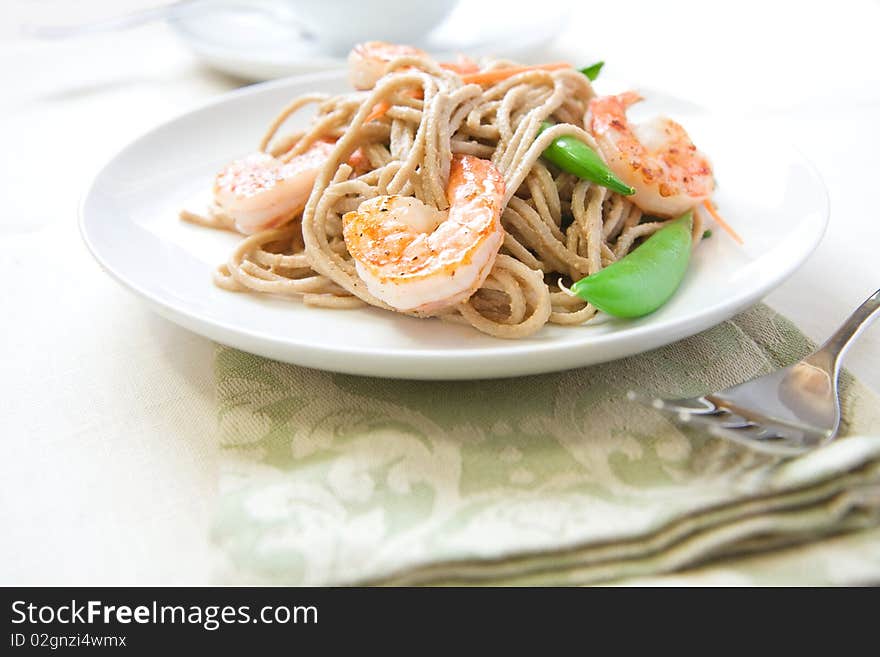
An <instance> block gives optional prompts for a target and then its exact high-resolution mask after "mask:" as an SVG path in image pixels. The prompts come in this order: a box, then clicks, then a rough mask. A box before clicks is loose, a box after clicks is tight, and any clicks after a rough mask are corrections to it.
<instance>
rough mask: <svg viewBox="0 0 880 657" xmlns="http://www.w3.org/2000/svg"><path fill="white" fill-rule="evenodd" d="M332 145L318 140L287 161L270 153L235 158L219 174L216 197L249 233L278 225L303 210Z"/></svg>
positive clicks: (223, 208)
mask: <svg viewBox="0 0 880 657" xmlns="http://www.w3.org/2000/svg"><path fill="white" fill-rule="evenodd" d="M333 148H334V145H333V144H331V143H329V142H326V141H319V142H316V143H314V144H313V145H312V146H311V147H310V148H309V149H308V150H307V151H305V152H304V153H302V154H301V155H297V156H295V157H293V158H291V159H290V161H288V162H282V161H281V160H279V159H277V158H274V157H272V156H271V155H269V154H268V153H254V154H253V155H248V156H247V157H245V158H243V159H241V160H236V161H234V162H232V163H231V164H229V165H228V166H227V167H226V168H225V169H223V170H222V171H221V172H220V173H219V174H217V178H216V180H215V181H214V201H215V202H216V203H217V205H218V206H220V208H221V209H222V210H224V211H225V212H226V213H227V214H228V215H229V216H231V217H232V218H233V219H234V220H235V226H236V228H238V229H239V230H240V231H241V232H242V233H245V234H246V235H250V234H251V233H256V232H258V231H261V230H265V229H267V228H277V227H278V226H280V225H281V224H283V223H285V222H286V221H289V220H290V219H292V218H293V217H295V216H296V215H297V214H299V213H300V212H302V211H303V208H305V206H306V202H307V201H308V200H309V194H311V192H312V186H313V185H314V184H315V178H316V177H317V175H318V170H319V169H320V168H321V166H322V165H323V164H324V162H326V161H327V158H328V157H329V156H330V153H331V152H332V151H333Z"/></svg>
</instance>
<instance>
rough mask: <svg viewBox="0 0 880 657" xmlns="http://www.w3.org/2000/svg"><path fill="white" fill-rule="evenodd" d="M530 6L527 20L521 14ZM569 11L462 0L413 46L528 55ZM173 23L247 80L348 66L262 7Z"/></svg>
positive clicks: (513, 1)
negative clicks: (259, 11) (253, 11)
mask: <svg viewBox="0 0 880 657" xmlns="http://www.w3.org/2000/svg"><path fill="white" fill-rule="evenodd" d="M239 4H240V3H239ZM524 13H527V14H528V15H529V20H528V21H523V20H522V16H523V15H524ZM568 13H569V4H568V3H567V2H561V1H560V0H546V1H545V2H544V3H542V5H541V11H535V10H534V3H532V2H530V1H528V0H461V1H460V2H459V4H458V5H457V6H456V7H455V8H454V9H453V10H452V12H451V13H450V14H449V16H447V17H446V20H444V21H443V22H442V23H441V24H440V25H438V26H437V27H436V28H435V29H434V30H432V31H431V32H430V33H428V34H427V35H425V37H424V38H423V39H416V40H413V42H412V43H411V44H410V45H414V46H418V47H420V48H423V49H424V50H427V51H428V52H430V53H432V54H433V55H435V56H436V57H438V58H439V59H441V60H442V59H450V60H451V59H454V56H455V54H457V53H467V54H468V55H470V56H472V57H482V56H493V57H506V58H510V59H515V60H521V61H527V60H529V59H530V58H531V57H533V56H534V54H535V53H536V51H538V50H539V49H540V48H541V47H542V46H544V45H545V44H546V43H547V42H548V41H549V40H550V39H552V38H553V37H554V36H555V35H556V34H557V33H558V32H559V31H560V30H561V29H562V26H563V24H564V22H565V18H566V16H567V15H568ZM170 24H171V27H172V28H174V29H175V31H176V32H177V34H178V36H180V37H181V38H182V39H183V40H184V41H185V42H186V43H187V45H188V46H189V47H190V48H191V49H192V50H193V52H195V53H196V54H197V55H198V56H199V57H200V58H201V59H202V60H204V61H205V62H206V63H207V64H209V65H210V66H213V67H214V68H216V69H219V70H221V71H224V72H226V73H229V74H231V75H236V76H238V77H242V78H245V79H248V80H272V79H275V78H279V77H284V76H288V75H301V74H303V73H313V72H316V71H327V70H331V69H335V68H339V67H341V66H345V56H341V57H340V56H338V55H334V54H332V53H328V52H326V51H324V50H323V49H322V48H321V46H319V45H318V44H317V43H316V42H315V41H313V40H309V39H306V38H303V36H302V35H301V34H300V32H299V30H298V29H297V28H295V27H294V26H288V25H284V24H283V23H279V22H278V21H277V20H272V19H271V18H270V17H269V16H267V15H261V14H258V13H248V14H246V15H243V14H242V13H241V12H240V11H237V10H236V3H231V4H230V5H229V6H224V4H223V3H219V4H218V5H217V7H216V8H214V9H212V10H211V11H202V12H198V13H194V14H192V15H187V14H185V13H184V14H182V15H181V17H180V18H178V19H175V20H173V21H171V23H170Z"/></svg>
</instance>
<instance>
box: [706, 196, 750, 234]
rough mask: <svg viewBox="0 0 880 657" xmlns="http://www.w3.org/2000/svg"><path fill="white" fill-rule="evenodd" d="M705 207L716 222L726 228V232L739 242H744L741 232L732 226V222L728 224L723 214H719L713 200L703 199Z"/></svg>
mask: <svg viewBox="0 0 880 657" xmlns="http://www.w3.org/2000/svg"><path fill="white" fill-rule="evenodd" d="M703 207H705V208H706V209H707V210H708V211H709V214H711V215H712V218H713V219H714V220H715V223H717V224H718V225H719V226H721V228H723V229H724V232H726V233H727V234H728V235H730V236H731V237H732V238H733V240H734V241H735V242H736V243H737V244H742V243H743V239H742V237H740V236H739V234H738V233H737V232H736V231H735V230H734V229H733V228H731V227H730V224H728V223H727V222H726V221H724V219H722V218H721V215H720V214H718V210H716V209H715V206H714V205H712V201H710V200H709V199H706V200H705V201H703Z"/></svg>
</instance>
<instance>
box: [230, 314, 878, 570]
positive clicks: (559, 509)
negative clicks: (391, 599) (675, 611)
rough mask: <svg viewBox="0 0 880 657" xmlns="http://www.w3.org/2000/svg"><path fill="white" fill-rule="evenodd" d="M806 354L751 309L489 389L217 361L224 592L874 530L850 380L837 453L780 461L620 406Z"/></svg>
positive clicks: (741, 548) (871, 490)
mask: <svg viewBox="0 0 880 657" xmlns="http://www.w3.org/2000/svg"><path fill="white" fill-rule="evenodd" d="M810 347H811V345H810V344H809V343H808V342H807V340H806V339H805V338H804V336H803V335H802V334H800V332H798V331H797V329H796V328H795V327H794V326H792V325H791V324H790V323H789V322H787V321H786V320H785V319H783V318H781V317H780V316H779V315H776V314H775V313H773V312H772V311H770V310H769V309H768V308H766V307H765V306H758V307H756V308H754V309H752V310H750V311H749V312H747V313H744V314H742V315H739V316H737V317H736V318H734V319H733V320H731V321H728V322H724V323H723V324H720V325H719V326H716V327H715V328H713V329H711V330H709V331H706V332H704V333H702V334H700V335H697V336H694V337H692V338H689V339H687V340H684V341H682V342H679V343H677V344H674V345H670V346H668V347H665V348H662V349H658V350H655V351H652V352H649V353H646V354H641V355H639V356H635V357H632V358H628V359H624V360H620V361H617V362H614V363H609V364H605V365H599V366H594V367H590V368H585V369H580V370H572V371H569V372H563V373H559V374H550V375H542V376H531V377H523V378H518V379H505V380H487V381H470V382H440V383H436V382H418V381H392V380H384V379H371V378H362V377H355V376H347V375H339V374H330V373H325V372H319V371H316V370H309V369H305V368H299V367H295V366H291V365H286V364H282V363H277V362H274V361H270V360H266V359H263V358H260V357H257V356H252V355H250V354H245V353H243V352H239V351H235V350H232V349H228V348H225V347H220V348H218V352H217V359H216V376H217V391H218V401H219V406H220V408H219V425H220V436H221V441H222V445H223V472H222V477H221V486H222V488H221V502H220V505H219V508H218V511H217V514H216V518H215V523H214V526H213V539H214V541H215V542H216V544H217V545H218V546H219V547H220V553H221V555H222V557H223V558H222V565H221V568H220V577H221V578H222V579H224V580H227V581H235V582H255V583H256V582H264V583H288V584H351V583H404V584H423V583H475V584H478V583H492V584H585V583H594V582H607V581H619V580H623V579H626V578H632V577H649V576H658V575H660V574H662V573H668V572H672V571H680V570H681V569H686V568H689V567H693V566H694V565H697V564H701V563H704V562H706V561H707V560H708V559H721V558H724V557H730V556H732V555H738V554H745V553H757V552H762V551H767V550H770V549H772V548H780V547H782V546H787V545H792V544H798V543H804V542H807V541H815V540H816V539H818V538H821V537H822V536H826V535H830V534H837V533H840V532H844V531H854V530H858V529H862V528H866V527H873V526H875V525H877V524H880V435H878V427H880V410H878V407H877V400H876V398H875V397H873V395H872V394H871V393H870V392H868V391H867V390H866V389H865V388H864V387H862V386H861V385H860V384H858V383H857V382H855V381H853V380H851V379H850V378H847V379H846V381H845V395H844V399H845V410H844V414H845V417H846V418H847V425H846V427H845V428H844V433H845V435H846V436H847V437H846V438H845V439H841V440H839V441H837V442H835V443H833V444H832V445H829V446H827V447H825V448H823V449H822V450H819V451H817V452H814V453H812V454H810V455H808V456H805V457H803V458H801V459H798V460H795V461H788V462H785V461H780V460H779V459H776V458H773V457H769V456H766V455H760V454H755V453H753V452H750V451H748V450H747V449H744V448H742V447H739V446H736V445H732V444H728V443H726V442H722V441H719V440H717V439H710V438H706V437H705V436H703V435H700V434H699V433H695V432H692V431H690V430H682V429H681V428H679V427H676V426H674V425H672V424H671V423H669V422H667V421H666V420H665V419H664V418H663V417H662V416H660V415H659V414H657V413H656V412H655V411H653V410H652V409H648V408H643V407H641V406H638V405H635V404H632V403H630V402H628V401H627V400H626V398H625V392H626V391H627V390H628V389H640V390H644V391H646V392H657V393H663V394H667V395H678V394H680V395H691V394H697V393H701V392H705V391H706V390H709V389H717V388H720V387H722V386H726V385H730V384H733V383H736V382H738V381H741V380H744V379H747V378H750V377H752V376H754V375H756V374H760V373H762V372H766V371H769V370H771V369H774V368H776V367H779V366H781V365H784V364H787V363H789V362H792V361H794V360H796V359H797V358H799V357H800V356H802V355H803V354H805V353H807V352H808V351H809V349H810ZM875 535H876V534H875ZM841 558H844V557H843V556H842V557H841ZM750 563H752V562H750ZM866 564H867V565H866V566H865V573H864V576H865V577H867V578H872V577H878V576H880V563H877V562H876V560H874V561H873V562H870V560H868V561H866ZM853 568H855V566H853ZM759 570H760V569H759ZM851 570H852V569H851ZM848 572H849V574H850V575H851V574H852V573H851V572H850V571H848ZM815 575H816V577H818V573H816V574H815ZM832 580H833V578H830V577H829V578H828V581H832ZM817 581H818V580H817Z"/></svg>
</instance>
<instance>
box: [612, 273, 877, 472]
mask: <svg viewBox="0 0 880 657" xmlns="http://www.w3.org/2000/svg"><path fill="white" fill-rule="evenodd" d="M878 314H880V290H877V291H876V292H875V293H874V294H873V295H871V296H870V297H869V298H868V299H867V300H866V301H865V302H864V303H863V304H862V305H860V306H859V307H858V308H856V310H855V312H854V313H853V314H852V315H850V316H849V318H848V319H847V320H846V321H845V322H844V323H843V325H842V326H841V327H840V328H839V329H837V331H835V332H834V334H833V335H832V336H831V337H830V338H829V339H828V340H827V341H826V342H825V343H824V344H823V345H822V346H821V347H819V348H818V349H817V350H816V351H815V352H813V353H812V354H810V355H809V356H807V357H806V358H804V359H803V360H802V361H800V362H798V363H795V364H794V365H791V366H789V367H786V368H785V369H781V370H777V371H775V372H772V373H770V374H767V375H765V376H762V377H759V378H757V379H752V380H751V381H746V382H745V383H741V384H739V385H736V386H733V387H732V388H726V389H725V390H721V391H719V392H714V393H711V394H707V395H703V396H701V397H690V398H686V399H659V398H647V397H644V396H641V395H639V394H638V393H634V392H630V393H628V396H629V398H630V399H633V400H639V401H642V402H644V403H648V404H650V405H651V406H653V407H654V408H656V409H658V410H660V411H662V412H664V413H666V414H669V415H671V416H672V417H673V418H674V419H675V420H677V421H678V422H681V423H684V424H691V425H695V426H700V427H704V428H705V429H707V430H708V431H709V432H710V433H711V434H713V435H716V436H719V437H723V438H728V439H730V440H734V441H736V442H739V443H742V444H744V445H748V446H749V447H753V448H755V449H758V450H760V451H764V452H770V453H774V454H782V455H796V454H801V453H803V452H806V451H808V450H810V449H812V448H814V447H818V446H819V445H822V444H824V443H827V442H829V441H830V440H833V439H834V437H835V436H836V435H837V431H838V429H839V427H840V399H839V397H838V392H837V383H838V375H839V373H840V363H841V360H842V358H843V354H844V353H845V352H846V349H847V347H849V345H850V344H852V342H853V341H854V340H855V338H856V336H858V335H859V333H861V331H862V330H863V329H864V328H865V327H867V326H868V324H870V323H871V321H873V320H874V319H875V318H876V317H877V315H878Z"/></svg>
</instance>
